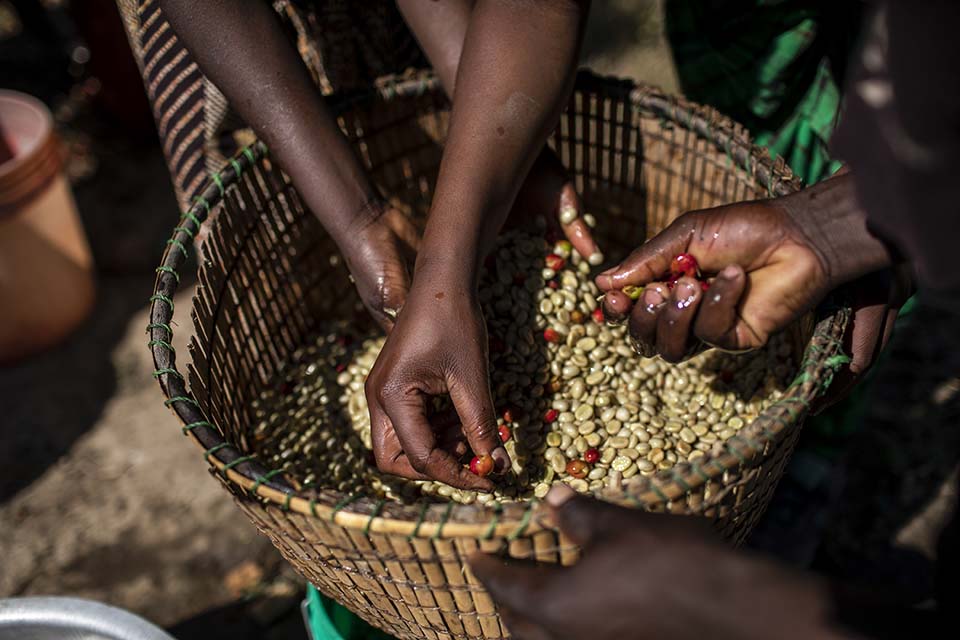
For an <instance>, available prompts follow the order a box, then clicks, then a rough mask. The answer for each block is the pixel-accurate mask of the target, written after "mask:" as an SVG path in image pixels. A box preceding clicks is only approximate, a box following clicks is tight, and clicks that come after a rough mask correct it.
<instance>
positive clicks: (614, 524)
mask: <svg viewBox="0 0 960 640" xmlns="http://www.w3.org/2000/svg"><path fill="white" fill-rule="evenodd" d="M548 503H549V502H548ZM637 513H639V512H636V513H635V512H632V511H629V510H627V509H625V508H623V507H617V506H614V505H612V504H610V503H608V502H602V501H600V500H594V499H593V498H588V497H586V496H581V495H575V496H573V497H570V498H568V499H566V500H564V501H563V503H562V504H561V506H559V507H554V517H555V518H556V521H557V526H559V527H560V531H562V532H563V533H564V534H565V535H566V536H567V537H568V538H570V541H571V542H573V543H574V544H576V545H579V546H581V547H587V546H590V545H591V544H593V543H595V542H596V541H597V540H599V539H600V538H602V537H603V535H604V534H611V535H612V534H616V533H619V532H620V531H621V530H622V529H623V528H624V527H627V526H632V524H633V522H632V520H633V519H634V517H635V516H636V514H637Z"/></svg>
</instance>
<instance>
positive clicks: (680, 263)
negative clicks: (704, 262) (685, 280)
mask: <svg viewBox="0 0 960 640" xmlns="http://www.w3.org/2000/svg"><path fill="white" fill-rule="evenodd" d="M698 271H699V265H698V264H697V259H696V258H694V257H693V256H692V255H690V254H689V253H681V254H680V255H678V256H677V257H676V258H674V259H673V261H672V262H671V263H670V272H671V275H674V276H678V277H679V276H687V277H689V278H695V277H697V273H698Z"/></svg>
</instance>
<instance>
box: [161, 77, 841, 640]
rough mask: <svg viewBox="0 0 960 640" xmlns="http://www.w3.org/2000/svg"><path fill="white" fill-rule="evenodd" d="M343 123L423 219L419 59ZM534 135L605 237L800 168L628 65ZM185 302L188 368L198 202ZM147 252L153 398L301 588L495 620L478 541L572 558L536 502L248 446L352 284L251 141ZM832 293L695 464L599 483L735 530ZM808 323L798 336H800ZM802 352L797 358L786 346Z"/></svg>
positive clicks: (809, 359) (433, 135)
mask: <svg viewBox="0 0 960 640" xmlns="http://www.w3.org/2000/svg"><path fill="white" fill-rule="evenodd" d="M336 108H337V109H338V112H339V114H340V124H341V126H342V128H343V129H344V131H345V132H346V133H347V135H348V136H350V138H351V139H352V140H353V141H354V142H355V144H356V147H357V149H358V151H359V153H360V156H361V158H362V159H363V161H364V163H365V164H366V165H367V166H368V168H369V169H370V171H371V174H372V175H373V176H374V178H375V180H376V182H377V183H378V185H379V186H380V187H381V188H382V189H383V191H384V193H386V194H387V195H388V196H389V197H390V198H391V199H392V200H394V201H395V202H396V204H398V205H400V206H403V207H405V210H406V211H407V212H408V213H409V214H410V215H411V216H413V217H415V218H419V219H422V217H423V216H425V215H426V213H427V210H428V208H429V205H430V199H431V194H432V190H433V186H434V181H435V177H436V172H437V169H438V167H439V161H440V156H441V153H442V146H441V145H442V142H443V139H444V137H445V134H446V129H447V124H448V121H449V105H448V103H447V101H446V99H445V98H444V97H443V94H442V92H441V90H440V88H439V85H438V83H437V82H436V80H435V78H433V77H432V76H429V75H423V76H419V77H415V78H406V79H402V80H396V81H387V82H383V83H382V84H380V85H379V86H378V88H377V90H375V91H372V92H369V93H365V94H358V95H354V96H349V97H342V98H341V99H340V101H339V102H338V103H337V106H336ZM551 144H552V145H553V146H554V148H555V149H556V150H557V151H558V152H559V154H560V157H561V159H562V160H563V162H564V164H565V165H566V166H567V167H568V168H570V170H571V172H572V173H573V174H574V176H575V179H576V184H577V187H578V189H579V190H580V192H581V194H582V195H583V198H584V201H585V203H586V205H587V208H588V210H590V211H594V212H597V213H598V214H600V213H602V215H598V218H599V219H600V225H599V226H598V229H597V235H598V236H599V238H598V239H599V241H600V242H601V246H603V247H604V250H605V251H606V252H607V253H608V255H612V256H615V257H616V256H618V255H624V254H625V253H626V252H627V251H629V250H630V249H632V248H633V247H635V246H636V245H637V244H638V243H639V242H641V241H642V240H643V239H644V238H645V237H648V236H650V235H652V234H654V233H656V232H657V231H659V230H661V229H662V228H663V227H665V226H666V225H667V224H668V223H669V222H670V220H672V219H673V218H675V217H676V216H677V215H679V214H680V213H682V212H683V211H686V210H690V209H698V208H704V207H710V206H716V205H720V204H725V203H728V202H734V201H740V200H751V199H757V198H764V197H768V196H779V195H785V194H788V193H791V192H793V191H796V190H797V189H798V188H799V187H800V183H799V181H798V180H797V179H796V178H795V177H793V175H792V174H791V172H790V171H789V169H788V168H787V167H785V166H784V164H783V162H782V161H781V160H779V159H778V160H776V161H773V160H771V159H770V158H769V157H768V156H767V154H766V153H765V152H764V151H762V150H760V149H757V148H756V147H754V146H752V145H751V143H750V140H749V137H748V136H747V134H746V133H745V132H744V131H743V130H742V128H740V127H739V126H737V125H736V124H734V123H733V122H731V121H730V120H729V119H727V118H725V117H723V116H721V115H720V114H718V113H716V112H715V111H713V110H711V109H708V108H704V107H700V106H697V105H693V104H690V103H687V102H684V101H682V100H680V99H677V98H673V97H669V96H666V95H664V94H662V93H661V92H659V91H657V90H655V89H653V88H649V87H641V86H636V85H634V84H632V83H629V82H624V81H619V80H614V79H609V78H601V77H598V76H594V75H592V74H590V73H588V72H581V74H580V75H579V76H578V80H577V85H576V89H575V92H574V94H573V96H572V98H571V100H570V104H569V106H568V109H567V110H566V113H565V115H564V116H563V118H562V120H561V123H560V126H559V127H558V129H557V131H556V132H555V134H554V136H553V138H552V140H551ZM215 207H220V208H221V211H220V212H219V215H218V216H217V221H216V224H215V226H214V229H213V232H212V233H211V235H210V237H209V239H208V240H207V242H206V243H205V245H204V247H205V249H204V254H205V255H204V256H203V260H202V266H201V268H200V273H199V284H200V286H199V287H198V291H197V295H196V297H195V299H194V304H193V313H192V315H193V321H194V334H193V336H192V339H191V343H190V347H191V358H192V363H191V365H190V367H189V383H190V384H189V390H188V387H187V380H186V379H185V377H184V376H183V375H182V374H181V373H180V372H179V370H178V369H177V366H176V354H175V353H174V352H173V349H172V347H171V346H170V342H171V338H172V328H171V319H172V317H173V312H174V309H173V300H172V297H173V294H174V292H175V291H176V288H177V285H178V281H179V276H178V273H177V269H178V268H180V267H181V265H182V264H183V261H184V260H185V258H186V253H187V247H188V246H189V245H190V240H191V239H192V237H193V236H194V235H195V234H196V232H197V230H198V229H199V226H200V224H201V222H202V221H203V219H204V218H205V217H206V216H207V215H208V214H209V213H210V211H211V209H213V208H215ZM168 245H169V246H168V247H167V251H166V253H165V254H164V258H163V263H162V265H161V266H160V267H159V268H158V270H157V271H158V275H157V281H156V287H155V291H154V295H153V297H152V298H151V300H152V302H153V306H152V308H151V320H150V325H149V327H148V333H149V334H150V347H151V349H152V351H153V355H154V361H155V365H156V371H155V377H156V378H157V379H158V380H159V382H160V385H161V387H162V389H163V392H164V394H165V395H166V397H167V400H166V402H167V406H169V407H170V408H171V409H172V410H173V411H174V412H175V413H176V415H177V416H178V418H179V419H180V420H181V422H182V423H183V429H184V432H185V433H189V434H190V435H191V436H192V437H193V438H194V439H195V440H196V441H197V442H198V444H199V445H200V446H201V447H202V448H203V450H204V457H205V459H206V461H207V462H208V463H209V464H210V465H211V467H212V471H213V473H214V475H215V476H216V477H217V478H218V479H220V481H221V482H222V484H223V485H224V486H225V487H226V488H227V489H228V490H229V491H230V492H231V494H233V496H234V498H235V500H236V502H237V504H238V505H239V506H240V508H241V509H242V510H243V511H244V512H245V513H246V514H247V515H248V516H249V517H250V519H251V520H252V521H253V522H254V523H255V524H256V525H257V527H258V528H259V529H260V531H262V532H263V533H264V534H265V535H267V536H268V537H269V538H270V539H271V540H272V542H273V543H274V545H276V547H277V548H278V549H279V550H280V551H281V552H282V553H283V555H284V556H285V557H286V558H287V559H288V560H289V561H290V562H291V563H292V564H293V565H295V566H296V567H297V569H298V570H299V571H300V572H301V573H302V574H303V575H304V576H305V577H306V578H308V579H309V580H310V581H312V582H313V583H314V584H316V585H317V587H318V588H319V589H320V590H321V591H323V592H324V593H326V594H327V595H329V596H332V597H333V598H335V599H336V600H338V601H339V602H341V603H343V604H345V605H346V606H348V607H350V608H351V609H352V610H353V611H355V612H356V613H358V614H359V615H360V616H361V617H362V618H364V619H365V620H367V621H368V622H370V623H371V624H373V625H375V626H377V627H379V628H381V629H383V630H385V631H387V632H389V633H392V634H394V635H396V636H398V637H400V638H411V639H412V638H424V637H426V638H484V639H491V640H492V639H496V638H506V637H508V636H509V633H508V631H507V630H506V628H505V627H504V625H503V624H502V623H501V621H500V618H499V616H498V614H497V612H496V609H495V607H494V605H493V602H492V601H491V600H490V598H489V596H488V595H487V593H486V592H485V591H484V589H483V587H482V586H481V585H480V584H479V583H478V582H477V581H476V580H475V579H474V578H473V576H472V574H470V572H469V570H468V569H467V568H466V562H465V559H466V558H467V557H468V556H469V555H470V554H471V553H472V552H474V551H475V550H477V549H481V550H485V551H490V552H497V553H506V554H508V555H510V556H513V557H516V558H534V559H537V560H540V561H545V562H560V563H563V564H571V563H573V562H575V561H576V559H577V557H578V550H577V549H576V548H575V547H574V546H572V545H571V544H570V543H569V542H568V541H566V540H564V539H563V537H562V536H560V535H559V534H558V533H557V532H556V531H555V529H553V528H552V527H551V526H550V525H549V523H547V522H544V521H543V520H542V519H541V510H540V508H539V505H538V504H537V503H536V501H533V502H530V503H527V504H516V503H512V504H504V505H498V506H497V507H495V508H485V507H482V506H479V505H469V506H464V505H453V504H450V505H438V504H427V503H424V504H418V505H400V504H394V503H385V502H384V501H382V500H377V499H374V498H370V497H366V496H362V495H343V494H342V493H338V492H336V491H331V490H327V489H324V488H322V487H315V488H310V487H303V486H300V485H299V484H298V483H297V481H296V479H292V478H287V477H285V476H284V474H283V473H281V472H280V471H279V470H276V469H269V468H267V467H265V466H264V465H262V464H261V463H260V462H259V461H258V460H257V451H256V448H255V445H254V443H253V442H252V440H251V439H250V438H249V435H250V432H249V430H250V429H251V428H252V427H253V412H252V409H251V403H252V401H253V400H254V399H255V398H256V397H257V396H258V395H259V394H260V392H261V391H262V390H263V389H264V388H265V387H266V386H267V385H268V384H270V383H271V381H272V380H273V379H274V376H275V375H276V374H277V372H278V371H279V369H280V368H281V366H282V365H283V364H284V363H285V362H286V361H288V360H289V358H290V356H291V354H292V353H293V352H294V351H295V350H296V349H297V348H298V347H300V346H302V345H304V344H306V343H307V341H308V340H309V339H310V338H311V337H312V335H314V334H315V332H316V331H317V329H318V325H319V323H321V322H322V321H323V320H325V319H329V318H331V317H333V318H353V317H354V313H355V304H356V296H355V294H354V292H353V287H352V285H351V284H350V282H349V280H348V278H347V272H346V270H345V268H344V267H343V265H342V261H341V262H340V263H339V264H333V263H332V262H331V260H330V256H331V255H333V254H335V253H336V248H335V246H334V244H333V243H332V241H331V240H330V238H329V237H328V236H326V235H325V234H324V232H323V231H322V228H321V227H320V225H319V223H318V222H317V221H316V219H315V218H314V217H313V216H312V215H311V214H310V213H309V211H306V210H305V208H304V206H303V205H302V203H301V201H300V199H299V197H298V196H297V194H296V192H295V191H294V189H293V188H292V186H291V185H290V184H289V182H288V181H287V179H286V178H285V177H284V176H283V174H282V173H281V172H280V171H278V170H277V169H276V167H274V166H273V165H272V163H271V161H270V158H269V156H268V154H267V152H266V149H265V148H264V147H263V146H262V145H260V144H255V145H253V146H252V147H250V148H248V149H246V150H244V152H243V153H242V154H240V155H239V156H237V158H235V159H233V160H231V161H230V163H229V164H228V166H226V167H225V168H224V170H223V171H222V172H221V173H220V174H217V175H216V176H214V178H213V181H212V183H211V184H210V185H209V188H208V189H207V190H206V192H205V193H204V195H203V196H202V197H200V198H198V199H197V201H196V203H195V205H194V206H193V207H192V208H191V210H190V211H189V212H187V213H186V214H185V215H184V217H183V219H182V220H181V223H180V225H179V226H178V227H177V229H176V230H175V232H174V235H173V237H172V238H171V240H170V241H169V242H168ZM848 316H849V310H847V309H845V308H837V309H831V310H830V311H829V312H828V313H823V314H822V316H821V317H820V319H819V320H818V321H817V322H816V325H815V326H814V321H813V319H812V318H810V319H809V320H808V322H806V323H802V324H801V326H798V327H797V328H796V329H795V330H794V333H795V334H796V336H795V337H796V342H797V350H796V351H797V355H798V357H802V363H801V367H800V372H799V375H798V377H797V379H796V381H795V382H794V384H793V385H792V386H791V387H790V388H789V390H788V391H787V392H786V393H785V395H784V397H783V399H782V400H780V401H779V402H777V403H776V404H775V405H773V406H772V407H770V408H769V409H768V410H767V411H766V412H764V414H762V415H761V416H760V417H759V418H757V419H756V420H755V421H754V422H753V423H752V424H751V425H749V426H748V427H746V428H744V429H743V431H742V432H741V433H740V434H739V435H738V436H735V437H734V438H731V439H730V440H728V441H727V442H726V443H722V444H719V445H718V446H717V447H716V449H715V450H714V451H713V452H712V453H711V454H710V455H709V456H707V457H706V458H703V459H701V460H700V461H698V462H697V463H684V464H680V465H678V466H677V467H675V468H674V469H672V470H669V471H666V472H662V473H660V474H658V475H656V476H653V477H651V478H636V479H634V481H633V482H632V483H631V484H629V485H628V487H627V489H625V490H624V491H623V492H618V493H616V494H612V495H609V496H605V497H606V498H607V499H609V500H611V501H614V502H618V503H621V504H625V505H631V506H636V507H640V508H644V509H648V510H655V511H669V512H673V513H684V514H698V515H703V516H706V517H709V518H711V519H712V520H713V522H714V523H715V525H716V528H717V530H718V531H719V533H720V534H721V535H722V536H723V537H725V538H726V539H728V540H729V541H731V542H732V543H734V544H739V543H740V542H742V541H743V539H744V538H745V537H746V535H747V534H748V533H749V532H750V530H751V529H752V528H753V526H754V525H755V524H756V522H757V520H758V519H759V517H760V516H761V515H762V514H763V511H764V509H765V508H766V505H767V504H768V502H769V500H770V497H771V495H772V492H773V490H774V488H775V487H776V484H777V481H778V480H779V478H780V477H781V475H782V473H783V468H784V466H785V464H786V462H787V460H788V459H789V456H790V453H791V452H792V450H793V448H794V445H795V443H796V440H797V437H798V435H799V432H800V425H801V422H802V419H803V417H804V415H805V412H806V407H807V405H808V404H809V402H810V401H811V400H812V399H813V398H814V397H815V396H816V394H817V393H819V392H820V391H821V390H822V389H823V388H825V387H826V386H827V385H829V383H830V380H831V379H832V376H833V371H834V370H835V368H836V367H837V366H838V365H839V364H840V363H841V362H843V359H844V358H843V355H842V353H841V351H840V338H841V336H842V334H843V331H844V328H845V326H846V323H847V319H848ZM811 336H812V337H811ZM801 354H802V356H801Z"/></svg>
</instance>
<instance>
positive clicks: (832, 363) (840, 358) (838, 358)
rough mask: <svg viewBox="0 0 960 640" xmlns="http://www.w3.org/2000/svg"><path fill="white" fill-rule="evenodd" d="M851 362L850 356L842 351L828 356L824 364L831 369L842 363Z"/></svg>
mask: <svg viewBox="0 0 960 640" xmlns="http://www.w3.org/2000/svg"><path fill="white" fill-rule="evenodd" d="M849 362H850V356H847V355H844V354H842V353H838V354H837V355H835V356H830V357H829V358H827V360H826V362H824V364H825V365H826V366H828V367H830V368H831V369H836V368H838V367H840V365H844V364H847V363H849Z"/></svg>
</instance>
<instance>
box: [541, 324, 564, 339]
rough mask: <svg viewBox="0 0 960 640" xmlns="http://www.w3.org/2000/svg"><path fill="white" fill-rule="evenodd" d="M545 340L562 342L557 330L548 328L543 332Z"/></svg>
mask: <svg viewBox="0 0 960 640" xmlns="http://www.w3.org/2000/svg"><path fill="white" fill-rule="evenodd" d="M543 339H544V340H546V341H547V342H560V334H559V333H557V330H556V329H553V328H551V327H547V328H546V329H544V330H543Z"/></svg>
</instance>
